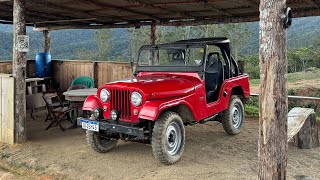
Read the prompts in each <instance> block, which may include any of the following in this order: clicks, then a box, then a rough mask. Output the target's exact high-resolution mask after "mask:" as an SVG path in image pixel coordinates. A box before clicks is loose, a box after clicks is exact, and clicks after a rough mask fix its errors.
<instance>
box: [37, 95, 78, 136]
mask: <svg viewBox="0 0 320 180" xmlns="http://www.w3.org/2000/svg"><path fill="white" fill-rule="evenodd" d="M42 98H43V100H44V102H45V103H46V107H47V109H48V115H47V117H46V121H48V120H50V121H51V123H50V124H49V126H48V127H47V128H46V130H48V129H49V128H51V127H52V126H53V125H58V126H59V127H60V129H61V130H62V131H64V130H65V128H64V127H63V126H62V125H61V122H62V121H63V120H64V118H65V117H66V118H67V119H68V120H69V121H70V122H71V123H73V122H72V120H71V117H70V115H69V112H71V111H73V110H74V108H73V107H65V106H63V103H62V101H61V99H60V98H59V96H58V94H57V93H56V92H54V93H44V94H43V96H42ZM53 99H58V102H54V101H53Z"/></svg>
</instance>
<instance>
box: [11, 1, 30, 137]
mask: <svg viewBox="0 0 320 180" xmlns="http://www.w3.org/2000/svg"><path fill="white" fill-rule="evenodd" d="M13 24H14V25H13V68H12V72H13V77H14V79H15V88H14V89H15V92H14V93H15V112H14V122H15V140H16V142H17V143H21V142H25V141H26V139H27V136H26V64H27V53H25V52H19V51H18V36H19V35H26V0H14V1H13Z"/></svg>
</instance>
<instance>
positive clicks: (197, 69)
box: [135, 43, 208, 73]
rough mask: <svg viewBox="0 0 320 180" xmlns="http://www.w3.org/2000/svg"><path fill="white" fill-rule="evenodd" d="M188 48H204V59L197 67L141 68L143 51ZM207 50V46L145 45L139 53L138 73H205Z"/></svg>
mask: <svg viewBox="0 0 320 180" xmlns="http://www.w3.org/2000/svg"><path fill="white" fill-rule="evenodd" d="M187 48H203V50H204V52H203V58H202V62H201V64H200V65H197V66H163V65H162V66H145V65H144V66H140V65H139V60H140V53H141V51H143V50H152V49H187ZM207 48H208V46H207V45H206V44H180V43H179V44H160V45H145V46H142V47H141V48H140V49H139V51H138V58H137V63H136V70H135V72H136V73H139V72H203V71H204V64H205V61H206V58H207V55H206V54H207Z"/></svg>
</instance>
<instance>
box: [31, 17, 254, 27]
mask: <svg viewBox="0 0 320 180" xmlns="http://www.w3.org/2000/svg"><path fill="white" fill-rule="evenodd" d="M258 20H259V17H258V15H255V16H250V17H229V18H217V19H191V20H177V21H161V22H157V25H158V26H196V25H205V24H221V23H238V22H252V21H258ZM151 24H152V22H139V21H138V22H129V23H127V24H104V25H94V26H92V25H87V24H70V25H47V26H41V25H39V26H35V27H34V28H33V31H44V30H49V31H52V30H61V29H106V28H130V27H141V26H151Z"/></svg>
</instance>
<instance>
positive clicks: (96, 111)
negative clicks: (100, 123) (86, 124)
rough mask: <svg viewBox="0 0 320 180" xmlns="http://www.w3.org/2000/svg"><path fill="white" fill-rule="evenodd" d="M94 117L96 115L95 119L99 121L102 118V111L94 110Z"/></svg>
mask: <svg viewBox="0 0 320 180" xmlns="http://www.w3.org/2000/svg"><path fill="white" fill-rule="evenodd" d="M93 115H94V117H95V118H96V119H99V118H100V116H101V111H100V109H99V108H97V109H95V110H93Z"/></svg>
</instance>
